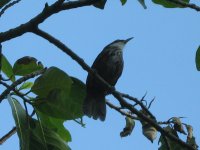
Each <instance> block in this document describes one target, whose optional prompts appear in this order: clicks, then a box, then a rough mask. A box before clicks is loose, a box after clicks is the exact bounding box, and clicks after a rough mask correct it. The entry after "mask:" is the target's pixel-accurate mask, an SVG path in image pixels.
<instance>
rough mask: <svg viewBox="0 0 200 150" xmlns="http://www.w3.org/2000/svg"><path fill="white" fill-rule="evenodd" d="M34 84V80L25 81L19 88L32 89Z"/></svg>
mask: <svg viewBox="0 0 200 150" xmlns="http://www.w3.org/2000/svg"><path fill="white" fill-rule="evenodd" d="M32 86H33V82H25V83H23V84H22V86H21V87H20V88H19V90H24V89H30V88H31V87H32Z"/></svg>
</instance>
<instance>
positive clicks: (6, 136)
mask: <svg viewBox="0 0 200 150" xmlns="http://www.w3.org/2000/svg"><path fill="white" fill-rule="evenodd" d="M16 132H17V128H16V127H13V129H12V130H10V131H9V132H8V133H7V134H6V135H4V136H3V137H2V138H1V139H0V145H1V144H3V143H4V142H5V141H6V140H7V139H9V138H10V137H11V136H12V135H14V134H15V133H16Z"/></svg>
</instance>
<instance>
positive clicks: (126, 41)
mask: <svg viewBox="0 0 200 150" xmlns="http://www.w3.org/2000/svg"><path fill="white" fill-rule="evenodd" d="M132 39H133V37H131V38H128V39H126V40H125V43H128V41H130V40H132Z"/></svg>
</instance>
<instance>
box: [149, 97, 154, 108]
mask: <svg viewBox="0 0 200 150" xmlns="http://www.w3.org/2000/svg"><path fill="white" fill-rule="evenodd" d="M154 100H155V97H154V98H153V99H152V100H151V102H150V103H149V106H148V109H150V107H151V105H152V103H153V102H154Z"/></svg>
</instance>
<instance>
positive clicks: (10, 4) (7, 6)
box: [0, 0, 21, 17]
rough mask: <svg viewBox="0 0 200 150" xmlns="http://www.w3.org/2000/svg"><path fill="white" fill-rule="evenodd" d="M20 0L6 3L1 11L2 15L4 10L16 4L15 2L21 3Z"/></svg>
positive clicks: (0, 14)
mask: <svg viewBox="0 0 200 150" xmlns="http://www.w3.org/2000/svg"><path fill="white" fill-rule="evenodd" d="M20 1H21V0H16V1H13V2H11V3H9V4H8V5H6V6H5V7H4V8H2V9H1V12H0V17H1V16H2V15H3V14H4V12H5V11H6V10H7V9H8V8H10V7H12V6H14V5H15V4H17V3H19V2H20Z"/></svg>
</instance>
